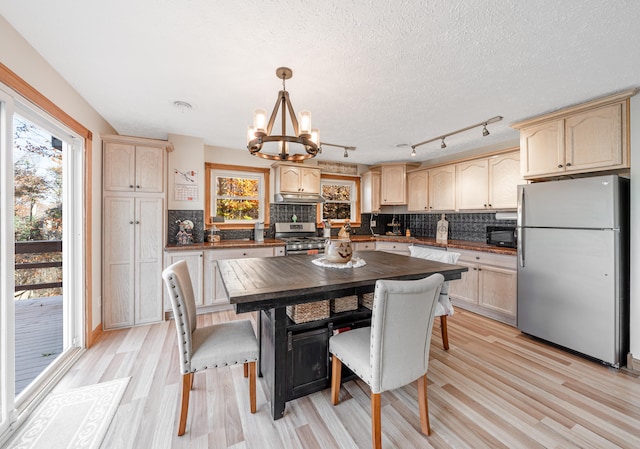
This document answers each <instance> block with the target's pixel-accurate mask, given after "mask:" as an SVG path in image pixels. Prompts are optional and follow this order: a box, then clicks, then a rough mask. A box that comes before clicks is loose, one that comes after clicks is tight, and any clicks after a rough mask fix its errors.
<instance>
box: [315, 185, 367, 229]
mask: <svg viewBox="0 0 640 449" xmlns="http://www.w3.org/2000/svg"><path fill="white" fill-rule="evenodd" d="M321 187H322V196H323V197H324V199H325V202H324V203H323V204H322V218H323V220H332V221H345V220H349V221H351V222H359V221H360V220H359V219H358V218H359V217H358V216H357V215H358V211H357V207H356V206H357V198H358V189H357V183H356V182H355V181H353V180H345V179H330V178H328V179H324V178H323V179H322V181H321Z"/></svg>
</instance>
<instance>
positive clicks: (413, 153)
mask: <svg viewBox="0 0 640 449" xmlns="http://www.w3.org/2000/svg"><path fill="white" fill-rule="evenodd" d="M411 157H416V149H415V148H411Z"/></svg>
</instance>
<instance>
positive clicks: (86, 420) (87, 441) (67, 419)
mask: <svg viewBox="0 0 640 449" xmlns="http://www.w3.org/2000/svg"><path fill="white" fill-rule="evenodd" d="M129 379H130V378H129V377H127V378H122V379H116V380H112V381H110V382H103V383H99V384H96V385H89V386H87V387H81V388H76V389H74V390H70V391H66V392H63V393H53V394H50V395H49V396H48V397H47V398H46V399H45V400H44V401H42V404H40V405H39V406H38V407H37V408H36V410H35V412H34V413H33V414H32V415H31V416H30V417H29V418H27V421H26V422H25V423H24V424H23V425H22V427H20V429H18V432H17V434H16V435H15V436H14V438H13V439H12V440H11V442H10V443H9V445H8V446H7V449H41V448H42V449H45V448H46V449H52V448H60V449H62V448H65V449H98V448H99V447H100V444H101V443H102V440H103V438H104V435H105V433H106V432H107V429H108V428H109V424H111V420H112V419H113V416H114V415H115V414H116V410H117V409H118V405H119V404H120V400H121V399H122V395H123V394H124V391H125V389H126V388H127V385H128V384H129Z"/></svg>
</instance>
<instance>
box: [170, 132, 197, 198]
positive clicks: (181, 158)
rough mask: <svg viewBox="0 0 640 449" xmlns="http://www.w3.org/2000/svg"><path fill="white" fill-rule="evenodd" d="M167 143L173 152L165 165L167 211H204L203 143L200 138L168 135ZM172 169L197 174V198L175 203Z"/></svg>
mask: <svg viewBox="0 0 640 449" xmlns="http://www.w3.org/2000/svg"><path fill="white" fill-rule="evenodd" d="M168 139H169V142H171V143H172V144H173V147H174V151H172V152H170V153H169V163H168V164H167V165H168V167H167V176H168V180H169V182H168V183H167V188H168V192H167V209H169V210H203V209H204V143H203V140H202V138H200V137H190V136H183V135H180V134H169V136H168ZM174 169H178V170H180V171H185V170H187V171H188V170H196V171H197V172H198V175H197V176H198V197H197V199H196V200H195V201H176V200H175V194H174V193H175V192H174V186H175V183H174V179H175V176H174Z"/></svg>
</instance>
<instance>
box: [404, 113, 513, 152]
mask: <svg viewBox="0 0 640 449" xmlns="http://www.w3.org/2000/svg"><path fill="white" fill-rule="evenodd" d="M500 120H502V116H500V115H497V116H495V117H492V118H490V119H489V120H485V121H484V122H480V123H477V124H475V125H471V126H467V127H466V128H462V129H459V130H457V131H452V132H450V133H447V134H442V135H440V136H439V137H434V138H433V139H429V140H425V141H424V142H420V143H416V144H415V145H411V148H412V151H411V156H414V155H415V151H416V147H419V146H420V145H424V144H427V143H430V142H434V141H436V140H440V148H442V149H444V148H447V144H446V143H444V139H445V138H446V137H449V136H453V135H454V134H458V133H461V132H464V131H468V130H470V129H473V128H477V127H479V126H482V135H483V136H484V137H486V136H488V135H489V130H488V129H487V125H489V124H491V123H495V122H499V121H500ZM396 146H397V145H396Z"/></svg>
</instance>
